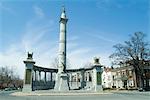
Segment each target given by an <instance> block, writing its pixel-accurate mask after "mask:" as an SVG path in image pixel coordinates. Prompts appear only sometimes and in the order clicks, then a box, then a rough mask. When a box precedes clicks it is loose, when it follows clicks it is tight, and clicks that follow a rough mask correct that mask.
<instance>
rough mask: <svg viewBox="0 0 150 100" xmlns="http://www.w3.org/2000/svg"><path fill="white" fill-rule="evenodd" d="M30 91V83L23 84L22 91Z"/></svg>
mask: <svg viewBox="0 0 150 100" xmlns="http://www.w3.org/2000/svg"><path fill="white" fill-rule="evenodd" d="M31 91H32V86H31V85H30V84H25V85H24V86H23V89H22V92H31Z"/></svg>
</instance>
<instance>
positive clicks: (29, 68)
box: [23, 52, 36, 92]
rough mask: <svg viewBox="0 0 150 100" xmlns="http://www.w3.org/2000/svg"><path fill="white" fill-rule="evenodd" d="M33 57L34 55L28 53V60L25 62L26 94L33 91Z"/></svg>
mask: <svg viewBox="0 0 150 100" xmlns="http://www.w3.org/2000/svg"><path fill="white" fill-rule="evenodd" d="M32 56H33V53H29V52H28V58H27V59H26V60H25V61H24V63H25V77H24V85H23V91H24V92H30V91H32V81H33V67H34V64H35V61H33V58H32ZM35 77H36V76H35Z"/></svg>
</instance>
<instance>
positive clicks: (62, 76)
mask: <svg viewBox="0 0 150 100" xmlns="http://www.w3.org/2000/svg"><path fill="white" fill-rule="evenodd" d="M54 90H55V91H69V77H68V75H67V74H66V73H57V76H56V83H55V88H54Z"/></svg>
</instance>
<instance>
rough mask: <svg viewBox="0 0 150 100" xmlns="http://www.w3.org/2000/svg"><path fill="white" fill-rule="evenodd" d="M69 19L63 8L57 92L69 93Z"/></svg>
mask: <svg viewBox="0 0 150 100" xmlns="http://www.w3.org/2000/svg"><path fill="white" fill-rule="evenodd" d="M67 21H68V19H67V17H66V13H65V8H64V7H63V10H62V13H61V17H60V21H59V23H60V38H59V61H58V62H59V66H58V73H57V75H56V84H55V88H54V89H55V90H56V91H67V90H69V77H68V74H67V73H66V32H67V30H66V26H67Z"/></svg>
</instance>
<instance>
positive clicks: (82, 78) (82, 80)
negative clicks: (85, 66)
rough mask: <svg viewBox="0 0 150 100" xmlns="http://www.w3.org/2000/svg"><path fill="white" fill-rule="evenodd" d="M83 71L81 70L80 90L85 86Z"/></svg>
mask: <svg viewBox="0 0 150 100" xmlns="http://www.w3.org/2000/svg"><path fill="white" fill-rule="evenodd" d="M84 72H85V71H84V70H81V88H84V86H85V81H84V79H85V76H84Z"/></svg>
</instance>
